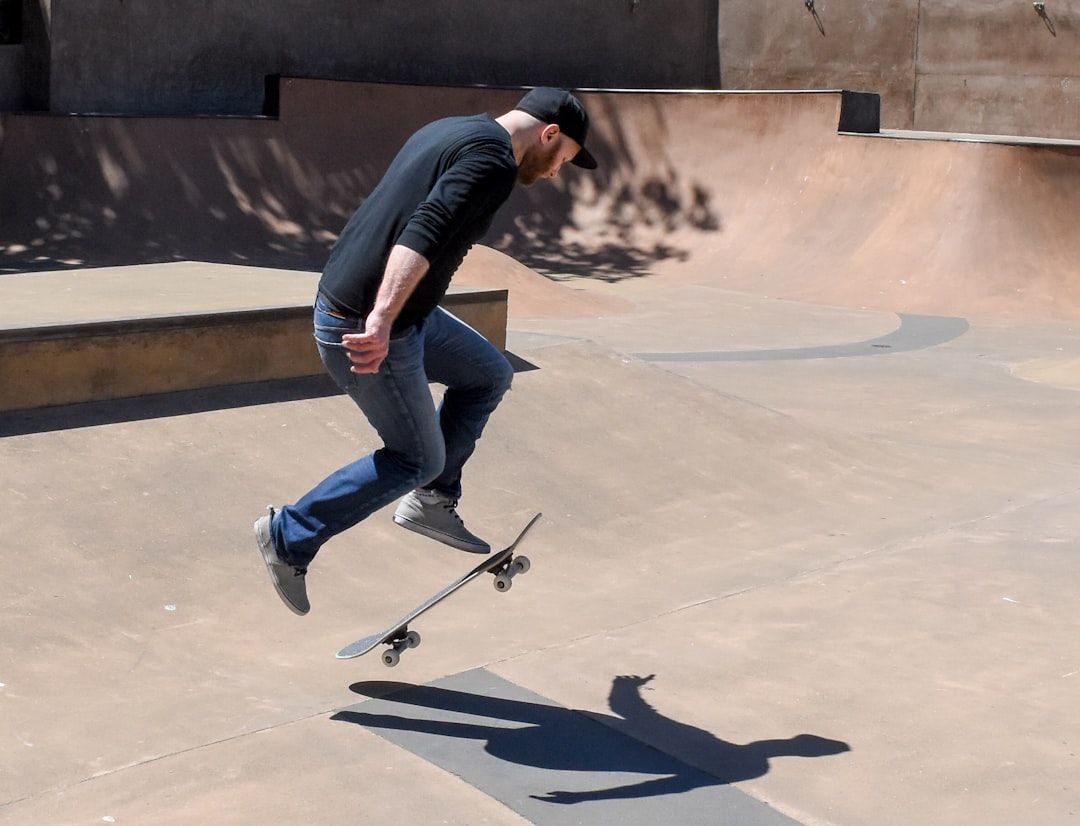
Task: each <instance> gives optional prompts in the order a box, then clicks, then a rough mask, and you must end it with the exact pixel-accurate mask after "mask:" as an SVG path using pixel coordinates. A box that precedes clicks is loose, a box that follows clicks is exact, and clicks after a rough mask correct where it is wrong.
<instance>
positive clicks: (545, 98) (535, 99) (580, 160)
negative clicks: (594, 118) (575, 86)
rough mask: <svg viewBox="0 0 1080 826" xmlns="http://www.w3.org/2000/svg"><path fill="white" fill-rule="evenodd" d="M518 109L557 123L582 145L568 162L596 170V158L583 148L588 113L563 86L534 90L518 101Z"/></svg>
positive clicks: (542, 119) (565, 132)
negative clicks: (560, 87)
mask: <svg viewBox="0 0 1080 826" xmlns="http://www.w3.org/2000/svg"><path fill="white" fill-rule="evenodd" d="M514 108H515V109H520V110H521V111H522V112H526V113H528V114H530V115H532V116H533V117H534V118H537V119H538V120H541V121H543V122H544V123H556V124H558V126H559V129H561V130H562V132H563V134H564V135H566V136H567V137H569V138H570V139H572V140H574V141H576V142H577V144H578V146H580V147H581V151H580V152H578V153H577V154H576V155H575V156H574V157H573V159H572V160H571V161H570V163H572V164H574V165H575V166H580V167H581V168H582V169H596V158H594V157H593V156H592V155H591V154H589V151H588V150H587V149H586V148H585V136H586V135H588V133H589V115H588V113H587V112H586V111H585V107H584V106H582V105H581V101H579V100H578V99H577V98H576V97H574V96H573V95H572V94H570V93H569V92H567V91H566V90H565V89H551V88H549V87H547V86H541V87H539V88H536V89H533V90H532V91H531V92H529V93H528V94H527V95H525V97H523V98H522V99H521V100H520V101H518V104H517V106H515V107H514Z"/></svg>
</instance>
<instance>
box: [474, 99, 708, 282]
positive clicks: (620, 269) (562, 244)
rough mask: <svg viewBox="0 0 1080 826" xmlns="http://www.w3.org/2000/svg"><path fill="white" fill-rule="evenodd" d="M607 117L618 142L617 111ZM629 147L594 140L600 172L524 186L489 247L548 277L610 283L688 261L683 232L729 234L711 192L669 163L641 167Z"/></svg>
mask: <svg viewBox="0 0 1080 826" xmlns="http://www.w3.org/2000/svg"><path fill="white" fill-rule="evenodd" d="M605 114H606V115H607V117H608V119H609V122H610V123H612V124H614V127H613V132H614V134H615V136H616V138H618V136H619V135H620V131H621V130H620V129H619V123H618V118H619V115H618V112H617V111H608V112H605ZM658 117H659V115H658ZM629 144H630V142H629V141H622V140H618V139H616V140H609V139H607V138H606V137H605V136H604V135H602V134H598V135H596V137H595V138H592V137H590V139H589V147H590V151H591V152H592V153H593V155H595V156H596V157H597V159H598V161H599V164H600V166H599V168H598V169H596V170H593V171H588V172H587V171H584V170H578V169H576V168H573V167H566V168H565V171H564V172H563V173H562V174H561V175H560V178H558V179H556V180H555V181H553V182H551V183H542V184H538V185H536V186H533V187H531V188H528V189H522V188H519V189H518V190H517V191H516V192H515V194H514V196H512V198H511V200H510V202H509V203H508V204H507V206H506V207H505V208H504V212H503V213H501V214H500V215H499V216H498V217H497V218H496V220H495V222H494V224H493V226H492V230H491V232H490V233H489V234H488V238H487V239H486V242H487V243H489V244H490V245H491V246H493V247H495V248H496V249H498V250H500V251H501V252H504V253H506V254H507V255H510V256H511V257H513V258H515V259H517V260H518V261H520V262H521V263H523V264H525V265H527V266H529V267H532V268H533V269H535V270H537V271H539V272H541V273H544V274H545V275H549V276H555V277H564V278H591V279H597V280H601V281H607V282H615V281H621V280H624V279H628V278H640V277H643V276H647V275H649V274H650V273H651V271H652V268H653V265H654V264H656V263H658V262H661V261H668V260H674V261H684V260H686V259H687V258H688V257H689V255H690V250H689V249H688V248H687V247H686V246H680V243H679V241H677V240H675V239H676V237H677V236H676V234H677V233H683V234H684V235H685V234H686V233H689V234H707V233H715V232H720V231H722V229H723V223H722V220H721V217H720V214H719V212H718V211H717V209H716V206H715V204H714V199H713V195H712V191H711V189H710V187H709V186H708V185H707V184H706V183H705V182H704V181H702V180H695V179H693V178H691V177H689V176H688V175H687V174H685V173H683V172H681V171H680V169H679V167H678V165H677V164H675V163H673V162H671V161H670V160H669V159H667V158H664V157H660V158H650V159H648V162H647V163H646V162H643V161H642V160H641V159H639V158H637V157H636V153H635V152H634V151H633V150H632V149H631V148H630V146H629Z"/></svg>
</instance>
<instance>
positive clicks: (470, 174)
mask: <svg viewBox="0 0 1080 826" xmlns="http://www.w3.org/2000/svg"><path fill="white" fill-rule="evenodd" d="M516 175H517V171H516V169H513V168H511V167H509V166H508V165H507V163H506V160H505V150H499V151H496V150H495V149H493V148H492V149H489V148H478V149H475V150H473V151H471V152H469V153H467V154H466V155H464V156H463V157H461V158H460V159H458V160H457V161H455V162H454V163H453V164H451V165H450V167H449V168H448V169H447V170H446V171H445V172H444V173H443V174H442V175H441V176H440V177H439V179H438V180H437V181H436V182H435V186H433V187H432V189H431V191H430V192H429V193H428V196H427V198H425V199H424V201H423V202H421V204H420V206H419V207H417V209H416V211H415V212H414V213H413V215H412V217H411V218H410V219H409V221H408V223H407V224H406V225H405V229H404V230H402V232H401V235H400V236H399V237H398V240H397V243H399V244H401V245H403V246H406V247H408V248H409V249H411V250H413V251H414V252H418V253H420V254H421V255H423V256H424V257H425V258H426V259H427V260H428V261H435V260H436V259H438V257H439V256H440V254H441V253H442V252H443V251H444V250H445V249H446V248H447V247H448V246H451V245H453V242H454V241H455V238H456V236H457V235H458V233H460V232H461V231H462V230H463V229H465V228H467V227H470V226H474V225H478V224H485V223H486V222H487V221H488V220H489V219H490V218H491V216H492V215H493V214H494V213H495V211H496V210H497V209H498V208H499V206H501V205H502V203H503V202H504V201H505V200H506V199H507V198H508V197H509V195H510V191H511V190H512V189H513V186H514V182H515V180H516Z"/></svg>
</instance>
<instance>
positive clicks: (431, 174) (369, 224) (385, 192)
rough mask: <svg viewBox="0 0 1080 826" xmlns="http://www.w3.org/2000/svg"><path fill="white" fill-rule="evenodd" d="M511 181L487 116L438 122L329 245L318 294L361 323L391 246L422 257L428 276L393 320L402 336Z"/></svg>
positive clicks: (487, 222)
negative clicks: (427, 267) (397, 246)
mask: <svg viewBox="0 0 1080 826" xmlns="http://www.w3.org/2000/svg"><path fill="white" fill-rule="evenodd" d="M516 181H517V163H516V161H515V160H514V153H513V147H512V146H511V143H510V136H509V134H508V133H507V132H506V130H505V129H503V128H502V127H501V126H500V125H499V124H498V123H496V122H495V120H494V118H492V117H491V116H490V115H475V116H471V117H455V118H446V119H444V120H438V121H435V122H434V123H431V124H428V125H427V126H425V127H423V128H422V129H420V130H419V131H418V132H416V133H415V134H414V135H413V136H412V137H411V138H409V140H408V141H407V142H406V143H405V145H404V146H403V147H402V148H401V151H400V152H399V153H398V155H397V157H396V158H395V159H394V161H393V162H392V163H391V164H390V167H389V169H387V171H386V174H385V175H384V176H383V178H382V180H381V181H380V182H379V185H378V186H376V187H375V190H374V191H373V192H372V193H371V195H370V196H368V198H367V200H365V201H364V203H363V204H361V206H360V208H359V209H358V210H357V211H356V212H355V213H353V216H352V217H351V218H350V219H349V221H348V223H347V224H346V225H345V229H344V230H342V233H341V237H340V238H339V239H338V241H337V243H336V244H335V245H334V248H333V250H332V251H331V253H330V258H329V260H328V261H327V263H326V268H325V269H324V270H323V274H322V278H321V279H320V282H319V289H320V291H321V292H322V293H323V295H325V296H326V298H328V299H329V300H330V302H331V303H332V304H334V305H335V306H337V307H338V308H339V309H341V310H343V311H345V312H349V313H353V314H355V315H357V316H359V317H361V318H365V317H366V316H367V315H368V313H370V312H371V309H372V307H374V305H375V296H376V294H377V293H378V290H379V284H380V283H381V281H382V277H383V272H384V271H385V269H386V261H387V258H388V257H389V255H390V250H391V248H392V247H393V246H394V245H395V244H401V245H402V246H405V247H408V248H409V249H411V250H413V251H414V252H417V253H419V254H420V255H423V256H424V257H425V258H426V259H427V260H428V262H429V263H430V265H431V266H430V268H429V269H428V272H427V273H426V274H425V275H424V277H423V279H422V280H421V281H420V283H419V284H418V285H417V286H416V289H415V290H414V291H413V293H412V295H410V296H409V299H408V300H407V301H406V302H405V306H404V307H403V308H402V310H401V312H400V313H399V314H398V317H397V319H395V321H394V325H393V332H395V333H396V332H400V331H402V330H405V329H407V328H408V327H410V326H412V325H414V324H417V323H418V322H419V321H421V320H423V319H424V318H426V317H427V315H428V314H429V313H431V312H432V310H434V309H435V307H436V306H437V305H438V303H439V301H441V300H442V297H443V296H444V295H445V294H446V290H447V288H448V287H449V286H450V279H451V278H452V277H453V275H454V272H455V271H456V270H457V268H458V267H459V266H460V265H461V262H462V260H463V259H464V258H465V255H466V253H467V252H468V251H469V248H470V247H472V245H473V244H475V243H476V242H477V241H478V240H480V238H481V237H482V236H483V234H484V233H485V232H487V230H488V228H489V227H490V226H491V221H492V218H493V217H494V215H495V212H496V211H497V210H498V208H499V207H500V206H502V204H503V203H504V202H505V201H506V199H507V198H508V197H509V196H510V193H511V191H512V190H513V188H514V184H515V182H516Z"/></svg>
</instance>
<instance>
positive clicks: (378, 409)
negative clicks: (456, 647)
mask: <svg viewBox="0 0 1080 826" xmlns="http://www.w3.org/2000/svg"><path fill="white" fill-rule="evenodd" d="M588 128H589V119H588V115H587V114H586V112H585V109H584V108H583V107H582V105H581V103H580V102H579V101H578V100H577V99H576V98H575V97H574V96H573V95H571V94H570V93H569V92H566V91H563V90H559V89H549V88H539V89H534V90H533V91H531V92H529V93H528V94H526V95H525V96H524V97H523V98H522V99H521V101H520V102H519V103H518V104H517V106H516V107H515V108H514V109H512V110H511V111H509V112H507V113H505V114H503V115H501V116H499V117H497V118H493V117H491V116H490V115H476V116H472V117H454V118H446V119H444V120H439V121H436V122H434V123H431V124H429V125H427V126H425V127H423V128H422V129H420V130H419V131H418V132H416V133H415V134H414V135H413V136H412V137H411V138H410V139H409V140H408V141H407V142H406V143H405V145H404V147H402V149H401V151H400V152H399V153H398V155H397V157H396V158H395V159H394V161H393V163H391V165H390V167H389V169H388V170H387V172H386V174H385V175H384V176H383V179H382V181H380V183H379V185H378V186H377V187H376V188H375V190H374V191H373V192H372V193H371V195H370V196H369V197H368V198H367V200H365V201H364V203H363V204H362V205H361V207H360V208H359V209H358V210H357V211H356V213H354V214H353V216H352V218H350V219H349V221H348V223H347V224H346V226H345V229H344V230H343V231H342V233H341V237H340V238H339V239H338V241H337V243H336V244H335V245H334V249H333V251H332V252H331V254H330V259H329V261H328V262H327V265H326V269H325V270H324V271H323V274H322V278H321V279H320V281H319V294H318V296H317V299H316V303H315V339H316V341H317V343H318V347H319V353H320V355H321V357H322V360H323V364H324V365H325V366H326V369H327V371H328V372H329V373H330V375H331V376H332V377H333V378H334V381H335V382H337V384H338V386H339V387H341V389H342V390H344V391H345V392H346V393H348V394H349V396H350V397H351V398H352V399H353V401H354V402H355V403H356V404H357V406H358V407H359V408H360V409H361V410H362V411H363V413H364V415H365V416H366V417H367V420H368V422H370V423H371V426H372V427H374V428H375V430H376V432H377V433H378V434H379V437H380V438H381V439H382V441H383V447H382V448H380V449H379V450H376V451H375V452H374V453H372V454H370V455H369V456H365V457H364V458H362V459H359V460H357V461H355V462H353V463H352V464H349V465H346V466H345V467H343V468H341V469H340V470H338V471H336V472H335V473H333V474H331V475H330V476H328V477H327V478H326V479H325V480H323V481H322V482H321V483H319V484H318V485H316V486H315V488H314V489H313V490H311V491H310V492H309V493H307V494H306V495H305V496H303V497H302V498H301V499H300V500H299V501H298V502H297V503H296V504H294V505H287V506H285V507H283V508H281V509H280V510H277V511H275V510H274V509H273V508H269V509H268V511H269V512H268V514H267V515H266V516H263V517H261V518H260V519H259V520H258V521H256V523H255V538H256V542H257V543H258V546H259V549H260V551H261V553H262V555H263V560H264V561H265V563H266V567H267V570H268V571H269V573H270V578H271V580H272V582H273V584H274V587H275V588H276V589H277V592H278V594H279V595H280V596H281V598H282V600H283V601H284V602H285V604H286V605H287V606H288V607H289V608H290V609H291V610H292V611H294V612H295V613H297V614H301V615H302V614H306V613H307V612H308V610H309V609H310V605H309V602H308V597H307V585H306V580H305V575H306V574H307V569H308V566H309V565H310V564H311V562H312V560H313V559H314V558H315V555H316V553H318V550H319V548H320V547H321V546H322V545H323V544H324V543H325V542H326V541H327V540H329V539H330V538H331V537H332V536H335V535H337V534H339V533H341V532H342V531H344V530H347V529H348V528H350V527H352V526H353V525H355V524H357V523H358V522H360V521H361V520H363V519H365V518H367V517H368V516H370V515H371V514H372V513H374V512H375V511H376V510H378V509H380V508H382V507H383V506H385V505H387V504H389V503H390V502H392V501H394V500H395V499H397V498H398V497H401V496H402V495H403V494H407V495H405V497H404V499H402V501H401V503H400V504H399V505H398V508H397V510H396V512H395V513H394V522H396V523H397V524H398V525H401V526H402V527H404V528H408V529H409V530H412V531H416V532H418V533H421V534H423V535H425V536H428V537H431V538H433V539H437V540H439V541H441V542H444V543H446V544H448V545H451V546H453V547H455V548H458V549H460V550H464V551H469V552H473V553H489V552H490V551H491V548H490V546H489V545H488V544H487V543H486V542H484V541H483V540H482V539H480V538H479V537H476V536H474V535H473V534H472V533H471V532H469V530H468V529H467V528H466V527H465V525H464V523H463V522H462V520H461V517H460V516H458V514H457V510H456V508H457V502H458V499H459V498H460V496H461V471H462V467H463V466H464V464H465V462H466V461H467V460H468V458H469V457H470V456H471V455H472V453H473V450H474V448H475V446H476V441H477V439H479V437H480V434H481V433H482V432H483V429H484V425H485V424H486V423H487V420H488V417H489V416H490V415H491V413H492V411H494V410H495V408H496V406H497V405H498V404H499V402H500V400H501V399H502V397H503V395H504V394H505V393H506V391H507V390H508V389H509V388H510V382H511V379H512V377H513V371H512V370H511V368H510V365H509V363H508V362H507V361H506V359H505V357H504V356H503V355H502V353H500V352H499V351H498V350H497V349H496V348H495V347H493V346H492V345H491V344H490V343H488V342H487V341H486V340H485V339H484V338H483V337H482V336H480V335H479V334H478V333H477V332H476V331H474V330H472V329H471V328H469V327H468V326H466V325H465V324H463V323H462V322H461V321H459V320H457V319H456V318H454V317H453V316H452V315H450V314H449V313H447V312H446V311H445V310H443V309H441V308H440V307H439V306H438V304H439V301H440V300H441V299H442V297H443V295H444V294H445V293H446V290H447V288H448V286H449V284H450V279H451V277H452V276H453V274H454V272H455V271H456V270H457V268H458V267H459V266H460V264H461V262H462V260H463V259H464V257H465V254H466V253H467V252H468V251H469V248H470V247H471V246H472V245H473V244H474V243H476V242H477V241H478V240H479V239H480V238H481V237H482V236H483V234H484V233H485V232H486V231H487V229H488V227H489V226H490V225H491V221H492V218H493V217H494V215H495V212H496V211H497V210H498V208H499V207H500V206H501V205H502V204H503V203H504V202H505V201H506V199H507V198H508V197H509V195H510V193H511V191H512V190H513V187H514V184H515V183H521V184H523V185H525V186H530V185H532V184H533V183H535V182H536V181H538V180H540V179H541V178H554V177H555V176H556V175H558V174H559V171H560V169H561V168H562V166H563V165H564V164H566V163H573V164H576V165H577V166H580V167H583V168H586V169H595V168H596V161H595V160H594V158H593V157H592V155H591V154H589V152H588V151H587V150H586V149H585V148H584V143H585V137H586V134H587V132H588ZM429 381H435V382H438V383H440V384H443V385H445V386H446V392H445V394H444V396H443V400H442V402H441V404H440V406H439V408H438V410H436V409H435V407H434V405H433V404H432V400H431V393H430V391H429V389H428V382H429Z"/></svg>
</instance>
